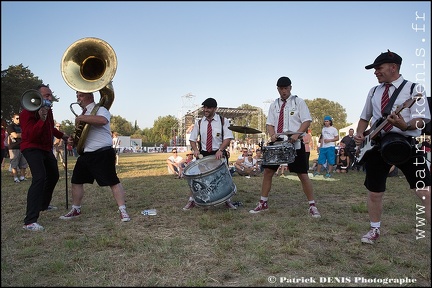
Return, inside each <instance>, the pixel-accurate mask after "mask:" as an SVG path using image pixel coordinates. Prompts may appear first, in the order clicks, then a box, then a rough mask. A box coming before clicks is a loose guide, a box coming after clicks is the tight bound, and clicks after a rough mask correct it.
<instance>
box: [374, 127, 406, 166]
mask: <svg viewBox="0 0 432 288" xmlns="http://www.w3.org/2000/svg"><path fill="white" fill-rule="evenodd" d="M411 153H412V145H411V143H410V142H409V141H408V140H407V137H405V136H403V135H401V134H398V133H387V134H385V135H384V136H383V137H382V139H381V156H382V158H383V159H384V161H385V162H387V163H388V164H391V165H398V164H402V163H404V162H406V161H408V160H409V158H410V157H411Z"/></svg>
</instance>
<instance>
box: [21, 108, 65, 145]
mask: <svg viewBox="0 0 432 288" xmlns="http://www.w3.org/2000/svg"><path fill="white" fill-rule="evenodd" d="M20 126H21V130H22V132H21V140H22V142H21V146H20V149H21V151H23V150H24V149H27V148H37V149H41V150H45V151H52V149H53V136H54V137H56V138H59V139H60V138H62V137H63V135H64V133H63V132H60V131H59V130H57V129H56V128H55V127H54V116H53V113H52V110H51V109H50V110H49V111H48V114H47V118H46V120H45V121H42V120H40V118H39V114H38V111H32V112H30V111H27V110H25V109H23V110H22V111H21V113H20Z"/></svg>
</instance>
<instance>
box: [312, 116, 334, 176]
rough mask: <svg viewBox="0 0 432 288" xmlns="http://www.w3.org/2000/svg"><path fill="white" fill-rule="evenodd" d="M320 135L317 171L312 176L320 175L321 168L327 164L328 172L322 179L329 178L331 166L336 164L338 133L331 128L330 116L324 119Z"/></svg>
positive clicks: (331, 170)
mask: <svg viewBox="0 0 432 288" xmlns="http://www.w3.org/2000/svg"><path fill="white" fill-rule="evenodd" d="M321 135H322V138H321V141H320V148H319V156H318V167H317V171H316V172H314V176H317V175H319V174H320V172H321V168H322V166H323V165H324V164H325V163H326V162H327V168H328V171H327V174H326V175H325V176H324V177H325V178H330V177H331V173H332V172H333V166H334V165H335V164H336V141H338V140H339V132H338V130H337V129H336V128H335V127H333V120H332V118H331V117H330V116H325V117H324V127H323V128H322V131H321Z"/></svg>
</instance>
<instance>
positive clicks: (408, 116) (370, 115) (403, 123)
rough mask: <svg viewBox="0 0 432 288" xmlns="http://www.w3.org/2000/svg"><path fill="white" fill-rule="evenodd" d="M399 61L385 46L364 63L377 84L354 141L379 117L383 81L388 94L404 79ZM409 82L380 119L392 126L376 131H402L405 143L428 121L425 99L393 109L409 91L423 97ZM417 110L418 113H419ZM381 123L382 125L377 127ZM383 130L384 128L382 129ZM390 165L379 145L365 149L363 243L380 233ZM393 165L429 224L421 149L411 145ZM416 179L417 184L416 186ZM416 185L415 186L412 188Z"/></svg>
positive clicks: (427, 172) (428, 181) (427, 181)
mask: <svg viewBox="0 0 432 288" xmlns="http://www.w3.org/2000/svg"><path fill="white" fill-rule="evenodd" d="M401 63H402V58H401V57H400V56H399V55H398V54H396V53H394V52H390V50H388V52H386V53H381V54H380V55H379V56H378V57H377V58H376V59H375V61H374V62H373V63H372V64H370V65H367V66H366V67H365V68H366V69H367V70H369V69H372V68H373V69H374V70H375V72H374V74H375V76H376V77H377V80H378V83H379V85H378V86H377V87H376V88H375V87H373V88H372V89H370V91H369V93H368V96H367V98H366V103H365V105H364V108H363V111H362V113H361V115H360V120H359V122H358V125H357V133H356V136H355V138H354V139H355V142H356V144H357V145H361V144H363V143H364V141H365V138H366V136H367V135H368V133H367V132H368V131H366V128H367V127H368V124H369V121H370V120H372V122H373V123H375V122H376V121H379V120H380V119H382V117H383V115H382V113H381V98H382V97H381V95H383V93H384V92H385V87H386V84H391V86H390V87H389V89H388V90H389V92H388V94H389V96H390V98H391V95H392V93H393V92H394V91H395V90H396V89H398V88H399V86H401V84H402V82H403V81H404V79H403V77H402V75H401V74H400V73H399V71H400V67H401ZM411 85H412V82H409V81H408V82H407V83H406V85H405V86H403V88H402V90H401V91H400V93H399V95H398V96H397V98H396V101H395V102H394V105H393V106H392V109H391V111H392V112H391V113H390V115H388V116H387V117H386V118H384V120H383V121H384V122H386V121H387V123H390V124H392V125H393V127H391V130H389V131H388V130H387V129H386V127H385V126H383V127H382V128H381V129H382V130H381V131H380V134H381V135H384V134H385V133H388V132H390V131H391V132H393V133H399V134H401V135H403V136H404V137H406V138H407V140H409V143H415V139H414V138H415V137H418V136H420V134H421V129H422V128H423V127H424V126H425V125H426V123H428V122H429V121H430V118H431V117H430V108H429V107H428V103H427V101H415V103H414V104H413V105H412V106H411V107H410V108H405V109H404V110H402V111H400V113H399V114H396V113H395V112H394V111H395V109H396V107H397V106H398V105H402V104H403V103H404V102H405V101H407V100H408V101H409V100H410V99H411V98H413V95H416V94H417V93H421V94H422V96H423V97H424V99H426V95H425V93H424V90H425V89H424V87H422V86H421V85H419V84H415V87H414V92H413V93H411ZM384 106H385V105H384ZM398 110H399V109H398ZM419 111H421V112H422V113H421V114H420V113H419ZM419 114H420V115H419ZM381 126H382V125H380V126H379V127H381ZM385 130H386V131H388V132H385ZM365 132H366V133H365ZM391 166H392V165H391V164H389V163H386V162H385V161H384V159H383V158H382V156H381V153H380V151H379V149H372V150H370V151H369V152H368V155H367V157H366V159H365V168H366V178H365V181H364V185H365V187H366V188H367V189H368V191H369V192H368V198H367V206H368V214H369V220H370V230H369V232H368V233H366V234H365V235H364V236H363V237H362V238H361V242H363V243H368V244H374V243H375V242H376V240H377V239H378V238H379V236H380V229H381V214H382V211H383V196H384V191H385V190H386V180H387V175H388V173H389V170H390V168H391ZM396 166H397V167H398V168H399V170H401V171H402V172H403V174H404V175H405V179H406V180H407V182H408V184H409V186H410V188H411V189H412V190H413V191H414V193H415V194H416V195H417V197H419V198H420V199H421V202H422V205H423V206H424V207H425V213H426V220H427V221H428V223H429V224H430V221H431V191H430V188H431V187H430V186H431V173H430V170H429V168H428V167H427V164H426V161H425V155H424V153H423V152H422V151H420V149H416V148H415V147H414V146H413V148H412V157H410V158H409V160H407V161H405V162H404V163H402V164H397V165H396ZM420 183H421V185H420V187H419V184H420ZM416 187H418V188H417V189H416ZM419 188H420V189H419ZM413 213H414V211H413Z"/></svg>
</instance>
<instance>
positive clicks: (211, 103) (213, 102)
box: [202, 98, 217, 108]
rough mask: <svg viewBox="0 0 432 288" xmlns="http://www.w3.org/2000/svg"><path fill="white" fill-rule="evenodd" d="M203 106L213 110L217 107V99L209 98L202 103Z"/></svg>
mask: <svg viewBox="0 0 432 288" xmlns="http://www.w3.org/2000/svg"><path fill="white" fill-rule="evenodd" d="M202 105H203V106H206V107H209V108H212V107H217V102H216V100H215V99H213V98H207V99H206V100H204V102H203V103H202Z"/></svg>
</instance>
